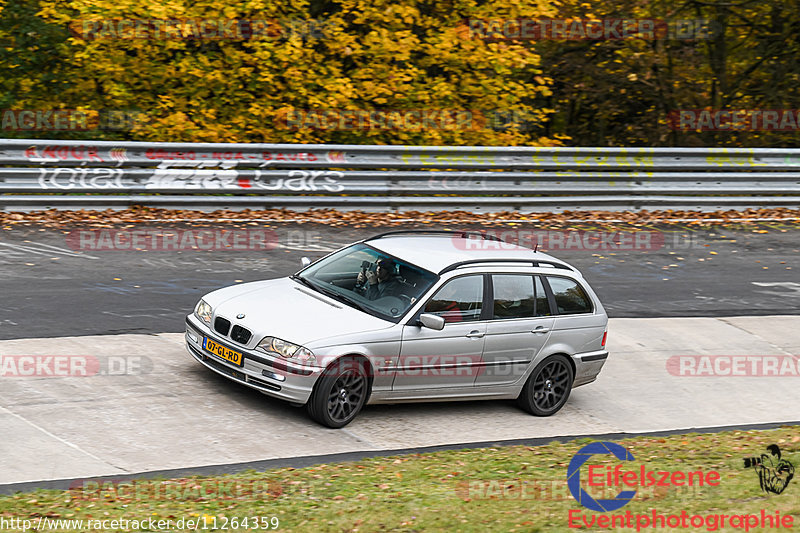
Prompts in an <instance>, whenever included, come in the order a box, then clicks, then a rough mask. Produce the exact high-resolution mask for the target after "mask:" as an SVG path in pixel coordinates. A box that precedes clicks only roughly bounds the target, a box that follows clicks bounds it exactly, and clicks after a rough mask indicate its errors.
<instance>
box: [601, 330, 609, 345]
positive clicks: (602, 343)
mask: <svg viewBox="0 0 800 533" xmlns="http://www.w3.org/2000/svg"><path fill="white" fill-rule="evenodd" d="M606 337H608V331H604V332H603V342H601V343H600V346H602V347H603V348H605V346H606Z"/></svg>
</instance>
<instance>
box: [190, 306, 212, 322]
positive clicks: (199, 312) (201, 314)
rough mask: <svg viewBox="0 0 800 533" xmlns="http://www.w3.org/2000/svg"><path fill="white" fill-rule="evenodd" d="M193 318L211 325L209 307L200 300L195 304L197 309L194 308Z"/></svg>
mask: <svg viewBox="0 0 800 533" xmlns="http://www.w3.org/2000/svg"><path fill="white" fill-rule="evenodd" d="M194 316H196V317H197V318H199V319H200V320H202V321H203V322H205V323H206V324H208V325H209V326H210V325H211V306H210V305H208V304H207V303H206V302H205V301H203V300H200V301H199V302H197V307H195V308H194Z"/></svg>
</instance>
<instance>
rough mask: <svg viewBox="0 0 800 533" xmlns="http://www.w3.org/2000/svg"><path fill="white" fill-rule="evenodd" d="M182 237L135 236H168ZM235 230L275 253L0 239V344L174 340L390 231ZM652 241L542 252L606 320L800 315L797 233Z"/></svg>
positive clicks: (53, 232) (696, 234)
mask: <svg viewBox="0 0 800 533" xmlns="http://www.w3.org/2000/svg"><path fill="white" fill-rule="evenodd" d="M426 227H427V226H426ZM185 228H186V226H176V225H169V226H167V225H160V226H150V227H146V228H145V227H137V228H136V229H137V230H148V231H154V232H160V233H168V232H170V231H181V229H185ZM219 228H228V229H236V228H234V227H233V226H232V225H230V224H227V225H216V226H213V227H212V228H210V229H214V230H216V229H219ZM239 228H240V229H251V230H260V229H267V230H268V231H271V232H274V236H275V242H274V243H273V244H274V245H275V247H274V248H272V249H269V250H241V251H239V250H233V249H221V250H213V249H212V250H188V251H161V250H156V251H147V250H143V251H136V250H119V249H114V250H107V249H104V250H92V249H91V247H90V246H89V245H85V246H84V247H85V248H87V249H81V246H80V242H79V241H76V240H75V237H76V232H77V231H78V228H77V227H66V228H57V229H44V228H37V227H26V228H23V227H17V228H14V229H13V230H12V231H2V230H0V287H2V295H3V298H2V299H0V339H16V338H32V337H58V336H74V335H108V334H119V333H164V332H180V331H182V330H183V320H184V316H185V315H186V314H187V313H188V312H190V311H191V309H192V308H193V306H194V305H195V303H196V302H197V300H198V299H199V298H200V297H201V296H202V295H203V294H204V293H206V292H209V291H211V290H212V289H215V288H219V287H223V286H226V285H232V284H234V283H240V282H246V281H254V280H259V279H266V278H272V277H280V276H286V275H288V274H291V273H293V272H295V271H297V270H298V269H299V268H300V258H301V257H303V256H308V257H310V258H312V259H316V258H318V257H320V256H322V255H324V254H326V253H328V252H330V251H332V250H334V249H336V248H337V247H339V246H342V245H344V244H347V243H350V242H353V241H356V240H359V239H363V238H365V237H368V236H370V235H373V234H376V233H379V232H381V231H386V230H387V229H388V230H395V229H397V228H374V229H373V228H365V229H350V228H348V229H343V228H335V227H329V226H325V225H310V224H305V225H296V224H283V225H271V226H269V227H268V228H265V227H264V225H262V224H258V225H254V226H247V225H240V227H239ZM460 229H461V228H460ZM510 231H512V232H513V231H519V230H518V229H516V230H515V229H510ZM755 231H767V230H763V229H762V230H755ZM653 234H654V235H655V237H656V238H655V239H654V240H653V242H654V243H655V244H654V245H653V246H652V247H651V248H652V249H646V247H641V248H644V249H628V250H625V249H618V250H606V251H604V250H586V249H556V250H553V251H551V253H553V255H555V256H557V257H559V258H561V259H564V260H566V261H568V262H570V263H572V264H573V265H575V266H576V267H578V268H579V269H580V270H581V272H582V273H583V275H584V277H585V278H587V280H588V281H589V282H590V283H591V285H592V287H594V289H595V290H596V291H597V293H598V294H599V296H600V298H601V300H602V301H603V303H604V305H605V307H606V311H607V312H608V314H609V316H610V317H617V318H622V317H626V318H636V317H676V316H683V317H686V316H711V317H715V316H741V315H775V314H795V313H800V282H798V272H800V230H796V229H791V230H785V229H784V230H781V229H771V230H769V231H768V233H754V230H753V229H748V230H738V231H733V230H724V231H721V230H715V231H689V230H677V231H676V230H674V229H664V230H663V231H661V230H653ZM98 242H99V241H94V242H93V243H94V244H97V243H98ZM553 242H554V244H556V245H557V244H558V243H557V242H555V241H553ZM620 242H622V241H620ZM556 247H557V246H556ZM557 248H558V247H557ZM543 251H544V249H543Z"/></svg>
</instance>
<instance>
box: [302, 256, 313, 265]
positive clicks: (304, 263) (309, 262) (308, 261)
mask: <svg viewBox="0 0 800 533" xmlns="http://www.w3.org/2000/svg"><path fill="white" fill-rule="evenodd" d="M300 263H301V264H302V265H303V266H304V267H307V266H308V265H310V264H311V259H309V258H308V257H305V256H303V257H301V258H300Z"/></svg>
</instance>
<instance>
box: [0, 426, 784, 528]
mask: <svg viewBox="0 0 800 533" xmlns="http://www.w3.org/2000/svg"><path fill="white" fill-rule="evenodd" d="M590 442H593V441H591V440H589V439H581V440H576V441H571V442H568V443H563V444H561V443H552V444H549V445H546V446H537V447H527V446H510V447H499V448H484V449H472V450H456V451H446V452H437V453H429V454H414V455H406V456H394V457H380V458H373V459H365V460H361V461H357V462H347V463H337V464H325V465H318V466H314V467H309V468H302V469H293V468H283V469H277V470H271V471H267V472H254V471H250V472H245V473H242V474H236V475H232V476H219V477H192V478H185V479H171V480H152V479H148V480H136V481H127V482H121V483H112V482H110V481H108V480H106V481H104V482H98V481H96V480H85V481H82V482H76V483H75V484H74V488H73V489H71V490H69V491H52V490H39V491H36V492H32V493H27V494H23V493H17V494H15V495H10V496H0V525H2V526H4V527H0V529H3V530H11V531H21V530H22V529H23V527H25V526H26V525H29V526H30V527H31V528H35V527H36V526H37V524H38V525H39V530H40V531H45V530H47V531H73V530H81V531H91V530H92V529H95V530H101V531H137V530H144V531H148V530H149V531H152V530H155V531H159V530H161V531H164V530H170V531H175V530H186V529H196V530H198V531H210V530H214V529H216V530H219V531H224V530H235V529H238V530H251V531H254V530H259V531H262V530H264V529H273V527H274V528H275V529H277V530H279V531H365V532H366V531H368V532H372V531H409V532H410V531H459V532H472V531H474V532H484V531H509V532H513V531H542V532H545V531H546V532H552V531H572V530H574V528H572V529H571V528H570V527H569V520H570V512H571V510H572V513H573V526H574V525H579V526H580V528H581V529H582V530H584V531H589V530H591V531H597V530H606V529H620V528H619V527H614V528H605V527H598V524H597V522H595V523H594V524H593V525H592V526H591V527H587V524H586V523H585V522H583V521H582V520H583V519H586V520H587V521H589V523H591V520H592V519H594V520H597V519H599V517H601V516H609V515H612V514H624V513H625V512H627V511H630V512H631V513H632V514H634V515H635V514H647V515H648V516H651V515H652V513H653V512H657V513H660V514H663V515H668V514H671V513H674V514H678V515H680V513H681V511H686V512H687V513H688V514H689V515H699V516H702V517H708V516H709V515H714V514H719V513H724V514H727V515H742V514H755V515H758V516H761V513H762V511H764V512H765V514H767V515H769V516H771V517H775V516H776V513H779V516H780V517H781V518H782V519H783V520H784V522H783V524H784V525H785V524H786V522H785V520H788V519H787V518H784V517H789V518H791V520H792V527H790V528H788V529H789V530H791V529H796V528H797V527H800V479H798V478H800V472H798V476H797V477H796V478H795V479H792V480H791V481H790V482H789V483H788V485H787V486H786V488H785V490H784V491H783V492H782V493H781V494H772V493H768V492H764V491H763V490H762V489H761V487H760V485H759V477H758V473H757V471H756V470H755V469H754V468H752V467H751V468H745V467H744V463H743V459H744V458H746V457H756V458H758V457H761V455H762V454H766V456H770V457H771V458H773V459H774V457H773V456H772V454H771V453H770V452H769V451H768V450H767V446H769V445H773V444H775V445H777V446H778V447H779V448H780V450H781V452H782V458H783V459H784V460H786V461H788V462H790V463H792V464H793V465H794V466H795V467H800V427H796V426H783V427H781V428H778V429H774V430H761V431H758V430H753V431H728V432H721V433H712V434H696V433H690V434H686V435H677V436H670V437H663V438H662V437H637V438H630V439H625V440H621V441H617V442H618V444H621V445H622V446H624V447H625V448H626V449H627V450H628V451H630V452H631V454H633V456H634V460H633V461H632V462H624V463H623V462H621V461H619V460H617V459H616V458H614V457H613V456H610V455H595V456H593V457H592V458H591V459H590V460H589V461H588V462H587V463H586V464H585V465H584V466H583V467H581V470H580V475H581V478H582V484H583V485H584V486H585V485H586V483H587V480H588V468H589V467H590V466H592V465H595V466H597V467H599V469H598V470H595V472H600V473H607V472H608V471H609V470H606V469H605V467H606V466H608V467H610V468H612V470H611V471H613V467H615V466H616V465H618V464H622V465H623V468H622V470H623V471H625V472H637V473H638V472H640V469H641V468H642V467H644V468H645V470H646V471H647V472H649V471H654V472H655V471H667V472H695V471H700V472H702V473H703V475H704V476H706V478H705V479H709V478H708V476H707V474H709V473H712V472H718V473H719V476H720V477H719V484H718V485H714V486H712V485H704V486H696V485H695V486H693V487H687V486H683V487H676V486H669V487H661V486H657V487H641V486H639V487H638V491H637V494H636V496H635V497H634V498H633V499H632V500H631V501H630V502H629V503H628V504H627V505H625V506H624V507H623V508H621V509H619V510H618V511H614V512H611V513H605V514H604V513H599V512H594V511H590V510H589V509H587V508H585V507H582V506H581V505H579V504H578V503H577V501H576V500H575V499H574V498H573V497H572V496H571V495H570V492H569V489H568V487H567V484H566V473H567V467H568V464H569V463H570V460H571V459H572V457H573V456H574V455H575V454H576V452H578V451H579V450H580V449H581V448H582V447H583V446H585V445H587V444H589V443H590ZM712 477H713V476H712ZM784 477H785V476H784ZM656 478H659V476H658V475H657V476H656ZM599 480H600V478H599V477H596V478H594V481H595V482H597V483H599ZM694 480H695V482H696V481H697V477H696V476H695V478H694ZM587 490H588V491H589V493H590V494H591V495H592V496H593V497H595V498H601V497H610V496H611V495H613V494H616V493H617V492H619V490H621V489H620V487H619V486H617V487H608V488H607V489H606V491H605V492H603V489H602V488H600V487H597V486H595V487H588V488H587ZM253 517H258V519H257V520H256V521H254V520H253ZM273 517H274V518H275V519H273ZM234 518H235V519H236V520H235V521H234ZM245 518H248V521H247V523H245V522H244V519H245ZM11 520H19V521H24V520H28V521H29V522H28V523H24V522H23V523H20V522H11ZM56 520H83V521H84V522H83V523H82V524H78V523H76V522H72V523H65V522H61V523H57V522H56ZM113 520H118V521H120V522H118V523H113V522H112V521H113ZM123 520H127V521H128V522H124V521H123ZM134 520H135V521H138V523H134V522H133V521H134ZM180 520H183V522H179V521H180ZM188 520H192V522H191V523H188V522H187V521H188ZM730 520H731V519H730V518H729V519H728V522H726V524H725V527H719V525H720V524H719V522H717V526H716V528H714V529H712V526H711V525H710V523H709V522H705V523H704V525H702V526H700V527H690V528H689V529H692V530H695V531H712V530H715V529H716V530H718V531H745V530H749V531H763V530H765V528H764V527H762V526H763V524H759V526H758V527H750V526H749V527H745V525H744V523H741V527H738V526H737V524H736V521H735V520H734V523H733V524H731V523H730ZM3 521H5V522H4V523H3ZM142 521H144V523H142ZM158 521H162V524H164V525H166V524H169V525H170V527H168V528H167V527H165V528H162V527H160V526H159V525H158ZM167 521H170V522H167ZM632 524H635V522H632ZM254 525H257V526H258V528H254V527H253V526H254ZM616 525H617V526H619V523H617V524H616ZM45 526H46V527H45ZM181 526H183V527H181ZM189 526H191V527H189ZM234 526H238V527H234ZM624 529H625V530H628V531H636V527H635V525H634V527H632V528H624ZM665 529H666V530H672V528H669V527H667V528H664V527H658V528H653V527H649V528H642V529H641V530H642V531H659V530H665ZM775 530H778V529H777V528H775ZM781 530H786V529H781Z"/></svg>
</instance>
